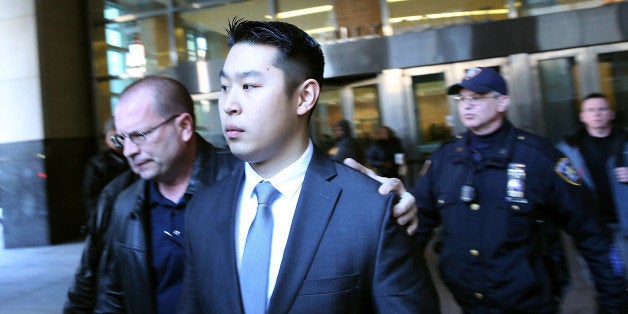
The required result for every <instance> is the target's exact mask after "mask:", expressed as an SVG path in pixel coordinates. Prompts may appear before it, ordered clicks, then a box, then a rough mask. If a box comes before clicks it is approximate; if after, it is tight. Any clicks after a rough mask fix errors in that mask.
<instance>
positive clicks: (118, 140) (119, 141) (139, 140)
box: [111, 114, 181, 148]
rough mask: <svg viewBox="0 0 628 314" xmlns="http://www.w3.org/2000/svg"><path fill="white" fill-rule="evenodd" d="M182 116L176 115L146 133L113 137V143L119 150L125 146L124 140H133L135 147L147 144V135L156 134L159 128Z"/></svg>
mask: <svg viewBox="0 0 628 314" xmlns="http://www.w3.org/2000/svg"><path fill="white" fill-rule="evenodd" d="M180 115H181V114H175V115H173V116H172V117H170V118H168V119H166V120H165V121H164V122H162V123H159V124H157V125H156V126H154V127H152V128H150V129H148V130H146V131H144V132H133V133H130V134H126V135H124V134H116V135H113V136H112V137H111V142H112V143H113V145H115V146H116V147H118V148H122V147H123V146H124V139H125V138H128V139H129V140H131V142H132V143H133V144H135V145H142V144H144V143H146V135H148V134H150V133H152V132H154V131H155V130H157V129H158V128H160V127H161V126H163V125H165V124H166V123H168V122H170V121H172V120H174V118H176V117H178V116H180Z"/></svg>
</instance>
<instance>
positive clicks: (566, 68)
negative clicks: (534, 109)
mask: <svg viewBox="0 0 628 314" xmlns="http://www.w3.org/2000/svg"><path fill="white" fill-rule="evenodd" d="M577 72H578V67H577V66H576V64H575V60H574V58H572V57H568V58H556V59H549V60H541V61H539V76H540V79H541V94H542V96H543V115H544V117H545V134H544V135H545V136H546V137H547V138H549V139H550V140H551V141H552V142H553V143H557V142H558V141H560V140H561V139H562V138H563V137H564V136H565V135H567V134H571V133H573V132H574V131H575V129H576V128H577V127H578V121H579V118H578V112H579V110H578V91H577V89H576V86H578V85H577V84H576V78H577V77H578V75H577Z"/></svg>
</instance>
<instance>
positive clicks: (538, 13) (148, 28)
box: [0, 0, 628, 247]
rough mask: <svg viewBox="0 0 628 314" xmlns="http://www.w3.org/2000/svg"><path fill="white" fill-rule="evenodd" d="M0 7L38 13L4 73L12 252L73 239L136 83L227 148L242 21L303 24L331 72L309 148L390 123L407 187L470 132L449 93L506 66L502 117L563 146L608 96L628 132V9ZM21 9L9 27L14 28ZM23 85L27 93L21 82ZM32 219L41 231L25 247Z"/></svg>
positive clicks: (173, 3)
mask: <svg viewBox="0 0 628 314" xmlns="http://www.w3.org/2000/svg"><path fill="white" fill-rule="evenodd" d="M0 2H10V3H16V4H17V3H20V4H23V3H30V4H31V5H32V7H31V10H30V11H31V12H33V13H32V14H31V15H28V14H27V15H26V16H27V18H26V20H27V23H30V24H29V25H31V26H32V27H33V28H32V29H30V30H28V31H27V30H25V29H24V28H23V27H18V26H15V27H14V28H9V29H10V30H11V34H7V35H6V36H10V37H11V39H12V40H13V41H14V42H16V43H20V44H22V45H24V47H22V46H20V47H19V48H21V49H19V51H22V52H24V55H19V56H17V55H16V53H15V49H14V47H13V48H9V47H7V48H0V56H1V58H2V60H4V61H0V62H2V63H3V64H6V65H7V66H9V67H10V68H11V69H12V71H11V73H8V74H5V73H4V72H3V74H2V75H3V76H2V77H0V90H3V91H5V95H10V96H11V97H9V98H10V101H8V102H7V103H6V104H4V103H3V105H2V107H1V108H0V119H2V121H4V122H5V123H3V124H2V125H0V129H1V130H2V132H1V133H0V158H1V160H3V164H2V165H0V180H1V181H2V182H1V183H2V185H1V186H0V208H1V210H2V217H3V218H2V219H3V220H2V221H3V223H2V224H3V226H4V243H5V246H6V247H15V246H28V245H41V244H48V243H58V242H62V241H65V240H67V239H69V238H72V237H76V236H78V230H79V226H80V223H81V219H83V212H84V210H83V209H82V207H81V205H80V204H81V200H80V180H81V175H82V163H84V161H85V159H86V157H87V156H89V154H90V153H93V152H94V151H95V147H96V145H97V143H98V133H99V131H100V127H99V126H100V125H101V124H102V122H103V121H105V120H106V119H107V118H109V117H110V116H111V112H112V110H113V108H115V105H116V101H117V96H118V95H119V93H120V92H121V91H122V90H123V89H124V87H126V86H128V84H130V83H131V82H133V81H134V80H136V79H137V78H139V77H142V76H145V75H165V76H171V77H174V78H177V79H179V80H180V81H182V82H183V83H184V84H185V85H186V86H187V87H188V89H189V90H190V91H191V93H192V94H193V98H194V100H195V103H196V113H197V118H198V122H197V123H198V129H199V131H200V133H201V134H202V135H203V136H204V137H205V138H207V139H208V140H209V141H210V142H212V143H214V144H215V145H217V146H225V141H224V139H223V138H222V135H221V131H220V122H219V118H218V112H217V106H218V105H217V100H218V93H219V87H220V83H219V77H218V71H219V70H220V68H221V66H222V62H223V60H224V58H225V56H226V53H227V51H228V48H227V43H226V37H225V31H224V29H225V27H226V25H227V22H228V21H229V20H231V19H233V18H234V17H236V16H237V17H240V18H246V19H274V20H280V21H286V22H289V23H293V24H296V25H298V26H300V27H301V28H303V29H305V30H307V31H308V32H309V33H310V34H312V35H313V36H314V37H315V38H316V39H317V40H319V41H320V42H321V43H322V45H323V50H324V52H325V55H326V62H327V64H326V68H325V82H324V88H323V91H322V93H321V97H320V100H319V103H318V105H317V109H316V111H315V115H314V117H313V119H312V126H311V127H312V131H313V134H315V135H316V138H315V141H316V142H317V144H319V145H321V146H322V145H324V142H325V140H326V139H327V138H328V137H329V136H330V135H331V134H332V131H331V130H332V126H333V124H335V123H336V122H337V121H338V120H340V119H343V118H344V119H347V120H349V121H351V122H352V124H353V127H354V130H355V134H356V136H357V137H358V139H359V140H360V142H361V143H362V144H363V145H364V146H366V145H367V144H368V142H369V141H370V140H371V135H372V134H374V132H375V130H376V129H377V127H379V126H380V125H387V126H389V127H391V128H392V129H393V130H394V131H395V132H396V134H397V136H398V137H399V138H400V139H401V140H402V141H403V143H404V146H405V148H406V151H407V157H408V161H409V166H410V167H409V168H410V171H409V182H412V181H413V180H414V177H415V176H414V174H415V173H416V172H417V171H418V168H419V167H420V165H421V162H422V161H423V160H424V159H425V157H426V156H428V155H429V154H430V153H431V152H433V150H434V149H435V148H436V147H438V145H439V143H440V142H441V141H443V140H444V139H446V138H448V137H449V136H451V135H452V134H454V133H457V132H460V131H461V130H462V129H463V127H462V125H461V124H460V122H459V121H458V119H457V117H456V113H455V108H456V106H455V103H454V102H453V100H452V99H450V98H449V97H448V96H447V95H446V92H445V90H446V87H447V86H449V85H451V84H453V83H456V82H458V81H459V80H460V79H461V78H462V77H463V76H464V73H465V71H466V70H467V69H469V68H471V67H475V66H489V67H494V68H495V69H497V70H498V71H500V72H501V73H502V74H503V75H504V77H505V78H506V80H507V81H508V83H509V85H510V90H511V93H510V96H511V98H512V105H511V109H510V110H509V113H508V118H509V119H510V120H511V121H512V122H513V123H514V124H515V125H517V126H519V127H521V128H523V129H526V130H528V131H531V132H534V133H537V134H541V135H544V136H547V137H548V138H550V139H551V140H553V141H557V140H558V139H560V137H562V136H563V135H564V134H566V133H569V132H571V131H572V130H573V129H574V128H575V127H576V126H577V123H578V115H577V113H578V107H577V105H578V103H579V99H581V98H582V97H583V96H585V95H586V94H588V93H590V92H596V91H601V92H603V93H606V94H607V95H609V97H610V99H611V102H612V103H613V105H614V106H616V109H617V111H618V113H619V114H618V118H617V122H618V124H620V125H623V126H627V125H628V117H627V116H626V115H627V114H628V113H627V112H628V3H627V2H625V1H602V0H597V1H577V0H562V1H561V0H526V1H515V0H482V1H454V0H441V1H419V0H335V1H334V0H315V1H294V0H244V1H242V0H240V1H233V0H231V1H228V0H223V1H220V0H212V1H200V0H199V1H187V0H117V1H113V0H111V1H110V0H91V1H88V2H86V3H85V2H83V1H70V0H66V1H59V2H56V4H55V5H56V7H52V8H51V7H49V6H51V5H50V4H49V3H47V2H49V1H17V0H0ZM66 6H67V7H68V8H70V9H69V10H70V12H79V11H81V10H82V12H83V14H82V15H81V18H78V17H76V16H74V15H73V16H72V18H68V16H67V14H68V13H67V12H68V8H66ZM61 8H63V10H62V9H61ZM17 11H19V10H17ZM26 11H29V10H26ZM20 14H21V13H20V12H15V14H14V16H12V17H7V16H5V17H2V16H0V22H3V21H4V22H3V23H14V24H15V23H19V22H21V20H20V18H19V16H21V15H20ZM81 23H83V24H81ZM4 29H7V28H6V27H5V28H4ZM0 36H3V35H0ZM14 37H15V38H14ZM22 37H26V39H29V38H32V37H34V38H35V39H33V40H31V42H34V44H33V45H26V44H24V41H23V40H22V39H24V38H22ZM5 42H7V41H6V40H5ZM3 49H4V50H3ZM33 51H37V52H38V54H37V53H34V52H33ZM13 56H14V57H13ZM25 56H27V57H28V58H29V61H32V62H33V63H39V66H36V65H33V64H31V63H30V62H25V63H28V66H26V67H25V68H26V71H24V67H23V66H16V65H15V62H14V61H12V58H24V57H25ZM18 65H19V64H18ZM22 81H26V82H27V83H28V84H30V85H29V86H30V87H28V89H25V88H21V87H20V86H15V84H18V83H19V82H22ZM25 84H26V83H25ZM7 92H11V93H8V94H7ZM26 93H28V95H29V96H32V98H33V99H34V100H31V101H30V103H29V104H30V106H29V107H25V106H24V105H23V104H19V100H22V99H24V98H25V96H24V95H25V94H26ZM5 98H6V97H5ZM4 101H7V100H6V99H3V102H4ZM16 115H17V116H18V119H16ZM77 180H78V181H79V182H78V183H79V186H78V189H77V186H76V183H77V182H75V181H77ZM20 182H23V183H20ZM36 213H37V214H36ZM32 217H38V218H37V219H35V221H37V222H38V224H39V225H41V227H40V228H39V229H38V230H39V231H36V232H33V231H30V233H34V234H35V236H33V235H31V237H32V238H33V239H32V240H30V241H24V239H25V236H24V234H25V233H27V231H28V230H31V228H30V227H29V225H31V224H32V223H31V220H29V219H30V218H32ZM26 218H29V219H26ZM46 232H47V233H46Z"/></svg>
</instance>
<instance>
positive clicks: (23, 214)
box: [0, 0, 95, 248]
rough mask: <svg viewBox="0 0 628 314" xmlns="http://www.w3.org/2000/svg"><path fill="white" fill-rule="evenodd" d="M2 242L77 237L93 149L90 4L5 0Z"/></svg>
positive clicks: (0, 61) (0, 14)
mask: <svg viewBox="0 0 628 314" xmlns="http://www.w3.org/2000/svg"><path fill="white" fill-rule="evenodd" d="M0 7H2V8H3V10H1V11H0V29H2V32H0V43H1V44H0V69H2V71H0V95H2V97H0V104H1V105H0V208H2V220H1V221H2V225H3V231H4V234H3V237H2V238H3V242H4V243H3V246H4V247H6V248H10V247H23V246H37V245H46V244H52V243H60V242H63V241H67V240H70V239H76V238H78V235H79V227H80V225H81V224H82V223H83V219H84V217H83V213H84V210H83V207H82V197H81V184H82V173H83V167H84V162H85V160H86V158H87V157H88V156H89V155H90V154H92V153H93V152H94V135H93V133H94V129H95V128H94V126H93V122H92V121H93V119H92V113H91V112H92V109H91V107H92V105H91V88H90V80H89V78H90V74H89V73H90V71H89V68H90V67H89V54H88V51H89V50H88V47H89V45H88V36H87V30H88V26H87V22H86V16H87V11H86V9H85V1H81V0H59V1H43V0H41V1H36V0H0Z"/></svg>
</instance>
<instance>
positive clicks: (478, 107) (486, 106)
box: [458, 89, 509, 135]
mask: <svg viewBox="0 0 628 314" xmlns="http://www.w3.org/2000/svg"><path fill="white" fill-rule="evenodd" d="M460 97H461V98H462V99H461V100H460V101H459V102H458V115H459V116H460V121H462V124H463V125H464V126H465V127H467V128H468V129H469V130H471V131H472V132H473V133H475V134H479V135H483V134H489V133H491V132H493V131H495V130H497V129H498V128H499V126H500V125H501V123H502V120H503V113H504V112H505V111H506V110H507V109H508V104H509V98H508V96H497V97H495V96H493V95H492V94H491V93H490V92H489V93H486V94H477V93H475V92H472V91H470V90H468V89H462V90H461V91H460Z"/></svg>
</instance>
